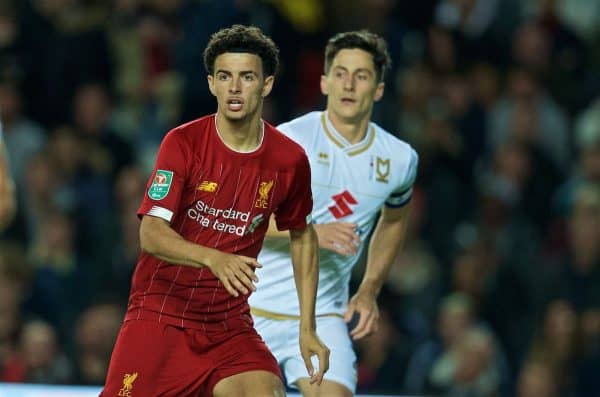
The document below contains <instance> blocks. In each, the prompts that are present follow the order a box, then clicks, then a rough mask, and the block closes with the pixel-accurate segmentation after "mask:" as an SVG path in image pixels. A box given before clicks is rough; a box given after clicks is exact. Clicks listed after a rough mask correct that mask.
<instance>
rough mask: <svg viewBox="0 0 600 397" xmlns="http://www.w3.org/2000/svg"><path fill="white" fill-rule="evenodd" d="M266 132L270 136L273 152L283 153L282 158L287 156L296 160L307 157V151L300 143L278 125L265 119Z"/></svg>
mask: <svg viewBox="0 0 600 397" xmlns="http://www.w3.org/2000/svg"><path fill="white" fill-rule="evenodd" d="M265 134H266V135H267V137H268V140H269V145H270V146H271V149H272V150H270V152H271V153H281V154H282V155H283V156H280V157H281V158H287V159H288V160H292V161H293V162H296V161H298V160H301V159H303V158H304V157H306V153H305V152H304V149H303V148H302V146H300V144H298V143H297V142H296V141H295V140H293V139H292V138H290V137H289V136H287V135H286V134H284V133H283V132H282V131H281V130H279V128H278V127H275V126H273V125H271V124H269V123H267V122H266V121H265Z"/></svg>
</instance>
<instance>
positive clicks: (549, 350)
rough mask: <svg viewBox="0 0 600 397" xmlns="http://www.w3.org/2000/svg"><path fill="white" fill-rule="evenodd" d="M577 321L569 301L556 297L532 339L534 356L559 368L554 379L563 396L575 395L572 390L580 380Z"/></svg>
mask: <svg viewBox="0 0 600 397" xmlns="http://www.w3.org/2000/svg"><path fill="white" fill-rule="evenodd" d="M577 322H578V320H577V314H576V313H575V311H574V309H573V307H572V306H571V305H570V304H569V302H567V301H564V300H555V301H552V302H550V304H549V305H548V306H547V308H546V311H545V313H544V316H543V318H542V322H541V324H540V326H539V329H538V332H537V335H535V336H534V339H533V341H532V343H531V348H530V357H531V359H533V360H535V361H538V360H539V361H542V362H544V363H547V365H549V366H550V368H554V369H555V373H554V375H555V377H554V379H555V381H556V386H557V389H558V391H559V393H558V394H559V395H560V396H561V397H562V396H569V395H572V394H570V391H572V390H573V389H574V386H575V383H576V367H575V362H576V359H577V354H578V346H577V343H578V339H577V337H578V328H577Z"/></svg>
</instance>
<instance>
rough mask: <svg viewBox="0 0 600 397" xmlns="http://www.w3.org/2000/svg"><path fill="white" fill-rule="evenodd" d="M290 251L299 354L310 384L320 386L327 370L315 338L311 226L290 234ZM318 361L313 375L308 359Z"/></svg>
mask: <svg viewBox="0 0 600 397" xmlns="http://www.w3.org/2000/svg"><path fill="white" fill-rule="evenodd" d="M290 250H291V254H292V264H293V266H294V279H295V281H296V290H297V292H298V299H299V302H300V352H301V354H302V358H303V360H304V363H305V364H306V368H307V369H308V373H309V375H310V377H311V380H310V382H311V383H315V382H316V383H318V384H321V382H322V380H323V375H324V374H325V372H326V371H327V370H328V369H329V349H328V348H327V347H326V346H325V345H324V344H323V343H322V342H321V341H320V340H319V338H318V337H317V334H316V322H315V301H316V296H317V285H318V282H319V256H318V247H317V235H316V233H315V231H314V228H313V226H312V225H308V226H307V227H306V228H304V229H302V230H290ZM314 354H316V355H317V356H318V358H319V372H318V373H316V374H315V372H314V368H313V366H312V363H311V360H310V357H311V356H312V355H314Z"/></svg>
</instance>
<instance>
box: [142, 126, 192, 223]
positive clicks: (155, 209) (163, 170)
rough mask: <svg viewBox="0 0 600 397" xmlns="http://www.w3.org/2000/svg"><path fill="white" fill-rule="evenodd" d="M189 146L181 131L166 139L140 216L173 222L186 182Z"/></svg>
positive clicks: (151, 176)
mask: <svg viewBox="0 0 600 397" xmlns="http://www.w3.org/2000/svg"><path fill="white" fill-rule="evenodd" d="M187 147H188V146H187V144H186V142H184V140H183V136H182V132H181V131H177V130H175V131H171V132H169V133H168V134H167V135H166V136H165V138H164V139H163V141H162V143H161V144H160V148H159V149H158V156H157V158H156V163H155V164H154V170H153V171H152V174H151V175H150V179H149V180H148V183H147V184H146V194H145V195H144V198H143V200H142V204H141V205H140V208H139V209H138V212H137V214H138V216H139V217H141V216H142V215H152V216H156V217H159V218H162V219H164V220H166V221H167V222H171V219H172V218H173V215H174V214H176V213H177V211H178V209H179V202H180V199H181V192H182V191H183V188H184V186H185V181H186V179H187V171H188V167H187V158H188V155H187V154H188V152H189V151H188V150H187Z"/></svg>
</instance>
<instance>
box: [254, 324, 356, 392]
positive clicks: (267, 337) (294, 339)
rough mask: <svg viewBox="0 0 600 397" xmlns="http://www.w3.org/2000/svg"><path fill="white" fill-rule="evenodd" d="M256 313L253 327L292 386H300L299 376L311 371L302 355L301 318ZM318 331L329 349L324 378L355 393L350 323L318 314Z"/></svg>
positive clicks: (305, 376)
mask: <svg viewBox="0 0 600 397" xmlns="http://www.w3.org/2000/svg"><path fill="white" fill-rule="evenodd" d="M253 316H254V327H255V328H256V330H257V331H258V333H259V334H260V335H261V336H262V338H263V339H264V341H265V343H266V344H267V346H268V347H269V349H270V350H271V352H272V353H273V355H274V356H275V358H276V359H277V361H278V362H279V365H280V366H281V367H282V369H283V372H284V374H285V378H286V380H287V384H288V386H289V387H293V388H295V389H297V388H298V387H297V386H296V382H297V381H298V379H300V378H308V372H307V370H306V366H305V365H304V361H303V360H302V356H301V355H300V346H299V340H300V335H299V333H300V329H299V326H300V321H299V320H274V319H270V318H266V317H259V316H257V315H256V314H254V315H253ZM317 334H318V335H319V338H320V339H321V341H322V342H323V343H325V345H326V346H327V347H328V348H329V350H330V355H329V370H328V371H327V372H326V373H325V377H324V379H326V380H329V381H333V382H337V383H340V384H342V385H344V386H345V387H347V388H348V389H349V390H350V391H352V394H354V393H355V392H356V354H355V353H354V349H352V340H351V339H350V335H349V333H348V326H347V324H346V322H345V321H344V319H343V318H341V317H337V316H326V317H317ZM312 362H313V367H314V368H315V371H316V370H317V369H318V367H319V361H318V359H317V356H313V357H312Z"/></svg>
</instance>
